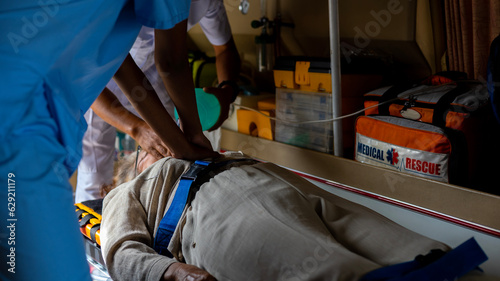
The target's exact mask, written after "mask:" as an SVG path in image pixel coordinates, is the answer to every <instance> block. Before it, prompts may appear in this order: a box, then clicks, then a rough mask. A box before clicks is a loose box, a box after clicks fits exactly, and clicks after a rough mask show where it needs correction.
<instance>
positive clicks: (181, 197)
mask: <svg viewBox="0 0 500 281" xmlns="http://www.w3.org/2000/svg"><path fill="white" fill-rule="evenodd" d="M209 164H210V162H205V161H195V162H194V164H192V165H191V167H190V168H189V170H188V171H187V172H186V173H184V174H183V175H182V177H181V180H180V181H179V185H178V186H177V190H176V192H175V196H174V199H173V200H172V203H171V204H170V207H169V208H168V210H167V212H166V213H165V216H163V219H162V220H161V222H160V225H159V227H158V230H157V231H156V237H155V241H154V249H155V251H156V252H158V253H159V254H160V255H164V256H167V257H170V258H172V257H173V256H172V253H170V251H169V250H168V248H167V247H168V244H169V243H170V240H171V239H172V235H173V234H174V231H175V228H176V227H177V223H178V222H179V219H180V218H181V215H182V212H183V211H184V208H185V206H186V203H187V199H188V196H189V190H190V189H191V185H192V184H193V182H194V181H195V180H196V177H197V175H198V174H199V172H200V171H202V170H204V169H205V168H206V167H208V165H209Z"/></svg>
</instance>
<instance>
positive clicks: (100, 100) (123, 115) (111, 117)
mask: <svg viewBox="0 0 500 281" xmlns="http://www.w3.org/2000/svg"><path fill="white" fill-rule="evenodd" d="M91 108H92V110H94V112H95V113H96V114H97V115H98V116H99V117H101V118H102V119H103V120H104V121H106V122H107V123H108V124H110V125H111V126H113V127H115V128H117V129H118V130H120V131H122V132H124V133H126V134H128V135H130V136H131V137H132V138H134V139H136V140H137V133H138V131H139V128H140V126H147V125H146V122H144V121H143V120H142V119H140V118H139V117H137V116H135V115H134V114H133V113H132V112H130V111H128V110H127V109H126V108H125V107H124V106H123V105H122V104H121V103H120V101H119V100H118V99H117V98H116V96H115V95H114V94H113V93H112V92H111V91H110V90H109V89H108V88H105V89H104V90H103V91H102V93H101V94H100V95H99V96H98V97H97V99H96V100H95V101H94V103H93V104H92V106H91Z"/></svg>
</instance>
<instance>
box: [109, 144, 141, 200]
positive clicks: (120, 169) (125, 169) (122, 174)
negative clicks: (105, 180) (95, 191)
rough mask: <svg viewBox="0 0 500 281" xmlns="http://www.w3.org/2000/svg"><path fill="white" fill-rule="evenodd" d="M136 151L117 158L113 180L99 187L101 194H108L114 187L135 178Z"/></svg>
mask: <svg viewBox="0 0 500 281" xmlns="http://www.w3.org/2000/svg"><path fill="white" fill-rule="evenodd" d="M138 153H139V152H138V151H137V152H134V153H131V154H129V155H125V156H123V157H120V158H119V159H118V163H117V164H116V166H115V169H114V176H113V182H112V183H111V184H107V185H103V186H102V187H101V195H102V196H105V195H106V194H108V193H109V192H110V191H111V190H113V189H114V188H115V187H117V186H119V185H121V184H123V183H126V182H128V181H131V180H133V179H134V178H135V161H136V158H137V154H138Z"/></svg>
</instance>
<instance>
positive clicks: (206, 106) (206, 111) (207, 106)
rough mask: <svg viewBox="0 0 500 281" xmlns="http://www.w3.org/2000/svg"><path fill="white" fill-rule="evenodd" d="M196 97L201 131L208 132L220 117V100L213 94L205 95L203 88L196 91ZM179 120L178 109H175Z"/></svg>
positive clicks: (176, 118) (176, 117)
mask: <svg viewBox="0 0 500 281" xmlns="http://www.w3.org/2000/svg"><path fill="white" fill-rule="evenodd" d="M194 92H195V95H196V106H197V107H198V115H199V116H200V122H201V129H202V130H203V131H207V130H208V129H210V128H212V126H213V125H215V123H216V122H217V120H218V119H219V115H220V104H219V100H218V99H217V98H216V97H215V96H214V95H212V94H208V93H205V91H203V89H202V88H195V89H194ZM178 119H179V114H178V113H177V109H175V120H178Z"/></svg>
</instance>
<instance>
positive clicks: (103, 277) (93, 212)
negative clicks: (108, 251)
mask: <svg viewBox="0 0 500 281" xmlns="http://www.w3.org/2000/svg"><path fill="white" fill-rule="evenodd" d="M75 212H76V215H77V218H78V222H79V224H80V232H81V233H82V234H83V237H84V245H85V253H86V255H87V262H88V264H89V267H90V275H91V277H92V280H93V281H111V278H110V277H109V274H108V271H107V269H106V266H105V263H104V258H103V257H102V253H101V231H100V226H101V219H102V216H101V214H102V199H97V200H90V201H85V202H82V203H77V204H75Z"/></svg>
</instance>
